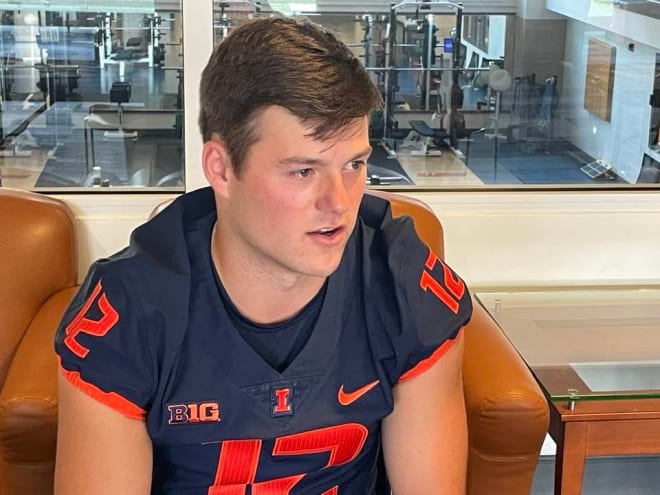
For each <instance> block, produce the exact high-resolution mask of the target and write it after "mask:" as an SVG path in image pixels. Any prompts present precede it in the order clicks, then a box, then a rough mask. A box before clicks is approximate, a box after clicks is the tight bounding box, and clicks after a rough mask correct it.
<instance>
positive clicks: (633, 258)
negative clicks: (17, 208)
mask: <svg viewBox="0 0 660 495" xmlns="http://www.w3.org/2000/svg"><path fill="white" fill-rule="evenodd" d="M411 196H414V197H416V198H418V199H421V200H422V201H425V202H426V203H427V204H429V205H430V206H431V207H432V208H433V209H434V211H435V212H436V214H437V215H438V216H439V217H440V218H441V220H442V223H443V225H444V227H445V245H446V256H447V259H448V261H449V262H450V263H451V265H452V266H453V267H454V268H456V270H457V271H459V272H460V273H461V275H462V276H463V277H464V278H465V279H466V280H467V281H468V282H469V283H470V285H471V286H472V287H475V288H476V287H479V288H486V287H517V286H539V285H540V286H547V285H592V284H599V285H610V284H647V283H655V284H658V283H660V254H659V251H660V229H659V228H658V222H659V221H660V194H658V193H652V192H621V191H619V192H612V193H603V192H594V193H588V192H585V193H571V192H561V193H560V192H557V193H555V192H548V193H538V192H537V193H534V192H522V191H520V192H478V191H476V192H467V193H465V192H464V193H452V192H435V193H416V194H411ZM169 197H171V196H165V195H124V196H121V195H112V196H109V195H107V196H106V195H101V198H99V196H91V195H90V196H82V195H71V196H61V198H62V199H64V200H65V201H66V202H67V203H68V204H70V205H71V206H72V208H73V210H74V213H75V215H76V218H77V221H78V226H79V234H80V240H79V244H80V265H81V273H84V271H85V270H86V269H87V267H88V266H89V263H90V262H91V260H93V259H96V258H98V257H102V256H107V255H108V254H110V253H112V252H115V251H117V250H118V249H120V248H121V247H122V246H124V245H125V244H126V243H127V242H128V238H129V234H130V231H131V230H132V229H133V228H134V227H135V226H137V225H139V224H140V223H142V222H144V220H145V219H146V218H147V216H148V215H149V212H150V211H151V210H152V209H153V208H154V206H156V205H157V204H159V203H160V202H162V201H164V200H165V199H168V198H169Z"/></svg>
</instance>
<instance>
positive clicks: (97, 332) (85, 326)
mask: <svg viewBox="0 0 660 495" xmlns="http://www.w3.org/2000/svg"><path fill="white" fill-rule="evenodd" d="M134 279H135V277H134V276H133V277H132V276H131V275H130V273H129V270H127V269H126V267H125V266H124V267H123V269H122V267H121V263H118V262H116V261H115V262H108V261H105V262H97V263H96V264H94V265H93V266H92V268H91V269H90V272H89V274H88V275H87V277H86V279H85V281H84V282H83V284H82V286H81V288H80V290H79V291H78V293H77V294H76V296H75V298H74V300H73V301H72V303H71V305H70V306H69V308H68V309H67V311H66V313H65V315H64V317H63V319H62V321H61V323H60V326H59V328H58V330H57V334H56V336H55V352H56V353H57V354H58V360H59V364H60V371H61V372H62V373H63V375H64V376H65V377H66V379H67V380H69V381H70V382H71V383H72V384H74V385H75V386H76V387H77V388H79V389H80V390H82V391H83V392H85V393H86V394H88V395H90V396H91V397H93V398H94V399H96V400H98V401H100V402H102V403H104V404H106V405H108V406H110V407H112V408H113V409H115V410H117V411H118V412H120V413H122V414H124V415H125V416H128V417H130V418H136V419H144V418H145V416H146V412H147V410H148V408H149V406H150V404H151V402H152V400H153V395H154V390H155V386H156V377H155V373H156V371H155V370H156V369H157V362H156V358H155V354H156V353H155V352H154V349H155V348H157V346H158V342H157V341H154V338H155V337H156V336H157V333H150V328H149V323H148V321H147V320H148V318H146V317H145V316H144V314H145V312H146V309H145V305H147V306H148V302H147V301H145V300H144V298H142V297H140V294H139V289H138V287H139V283H138V282H137V281H136V280H134Z"/></svg>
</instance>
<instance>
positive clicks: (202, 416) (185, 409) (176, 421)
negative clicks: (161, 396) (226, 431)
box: [167, 402, 220, 425]
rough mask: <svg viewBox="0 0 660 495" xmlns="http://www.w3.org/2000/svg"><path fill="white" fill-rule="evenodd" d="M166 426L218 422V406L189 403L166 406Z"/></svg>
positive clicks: (213, 403) (216, 404) (209, 403)
mask: <svg viewBox="0 0 660 495" xmlns="http://www.w3.org/2000/svg"><path fill="white" fill-rule="evenodd" d="M167 411H168V413H169V420H168V422H167V423H168V424H170V425H185V424H191V423H210V422H213V421H220V405H219V404H218V403H217V402H199V403H198V402H191V403H189V404H168V405H167Z"/></svg>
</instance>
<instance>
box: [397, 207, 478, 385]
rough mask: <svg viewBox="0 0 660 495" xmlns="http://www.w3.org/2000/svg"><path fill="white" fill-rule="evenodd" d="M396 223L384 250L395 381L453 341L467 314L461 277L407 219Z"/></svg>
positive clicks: (421, 368) (469, 305)
mask: <svg viewBox="0 0 660 495" xmlns="http://www.w3.org/2000/svg"><path fill="white" fill-rule="evenodd" d="M394 222H396V223H397V224H398V225H397V226H396V228H395V231H396V234H395V236H394V239H393V240H392V241H391V244H390V250H389V256H388V257H389V263H388V264H389V266H390V269H391V270H392V271H393V279H394V280H393V281H394V287H395V292H396V299H397V306H398V314H399V318H400V327H401V328H400V333H399V334H398V335H397V336H396V337H395V342H393V347H394V349H395V354H396V363H397V367H396V368H397V369H396V375H395V376H397V377H398V382H402V381H405V380H409V379H411V378H413V377H415V376H417V375H419V374H420V373H422V372H424V371H425V370H426V369H428V368H430V367H431V366H432V365H433V364H434V363H435V362H436V361H437V360H438V359H441V358H442V356H443V355H444V353H445V352H446V351H447V350H448V349H449V348H450V347H451V346H452V345H453V343H454V341H455V339H456V337H457V335H458V334H459V332H460V331H461V329H462V327H463V326H464V325H465V324H466V323H467V322H468V321H469V320H470V317H471V315H472V299H471V296H470V293H469V290H468V287H467V285H466V284H465V282H464V281H463V280H462V279H461V278H460V277H459V276H458V275H457V274H456V272H454V271H453V270H452V269H451V268H450V267H449V266H448V265H447V264H446V263H445V262H444V261H443V260H442V259H440V258H439V257H438V255H437V254H436V253H434V252H433V250H431V249H430V248H429V247H428V246H427V245H426V244H424V243H423V242H422V241H421V240H420V239H419V237H418V236H417V234H416V232H415V230H414V225H413V223H412V220H410V219H409V218H402V219H396V220H394Z"/></svg>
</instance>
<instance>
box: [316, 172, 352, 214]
mask: <svg viewBox="0 0 660 495" xmlns="http://www.w3.org/2000/svg"><path fill="white" fill-rule="evenodd" d="M349 187H350V185H349V184H347V183H346V181H345V180H344V177H342V174H333V175H332V176H330V177H328V178H327V179H326V180H325V181H324V184H323V191H322V194H321V195H320V197H319V209H320V210H322V211H331V212H333V213H345V212H346V211H348V209H349V208H350V191H349Z"/></svg>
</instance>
